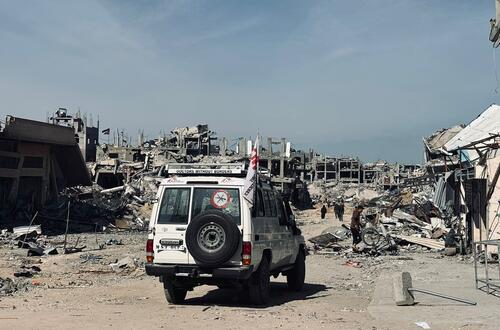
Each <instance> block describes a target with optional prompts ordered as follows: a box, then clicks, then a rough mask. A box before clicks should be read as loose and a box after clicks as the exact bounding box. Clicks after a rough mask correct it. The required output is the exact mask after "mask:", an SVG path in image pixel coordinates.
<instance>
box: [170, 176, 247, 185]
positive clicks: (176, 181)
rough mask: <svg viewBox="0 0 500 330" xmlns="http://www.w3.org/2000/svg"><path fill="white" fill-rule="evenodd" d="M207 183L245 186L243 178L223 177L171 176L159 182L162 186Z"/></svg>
mask: <svg viewBox="0 0 500 330" xmlns="http://www.w3.org/2000/svg"><path fill="white" fill-rule="evenodd" d="M209 183H214V184H215V183H217V184H219V185H225V186H243V185H245V179H244V178H232V177H224V176H222V177H221V176H171V177H169V178H167V179H163V180H162V181H161V185H162V186H174V185H184V184H185V185H190V186H196V185H203V184H209Z"/></svg>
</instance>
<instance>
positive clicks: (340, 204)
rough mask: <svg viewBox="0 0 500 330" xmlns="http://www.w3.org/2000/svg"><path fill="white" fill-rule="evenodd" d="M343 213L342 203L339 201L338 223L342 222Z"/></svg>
mask: <svg viewBox="0 0 500 330" xmlns="http://www.w3.org/2000/svg"><path fill="white" fill-rule="evenodd" d="M344 211H345V205H344V201H343V200H340V202H339V221H340V222H344Z"/></svg>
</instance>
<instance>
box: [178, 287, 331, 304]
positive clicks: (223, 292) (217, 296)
mask: <svg viewBox="0 0 500 330" xmlns="http://www.w3.org/2000/svg"><path fill="white" fill-rule="evenodd" d="M328 289H329V288H328V287H326V286H325V285H322V284H307V283H306V284H304V289H303V290H302V291H300V292H293V291H290V290H289V289H288V286H287V284H286V283H271V299H270V301H269V303H268V304H267V305H265V306H255V305H252V304H251V303H250V302H249V300H248V296H247V294H246V293H245V291H244V290H238V289H219V288H216V287H214V289H213V290H211V291H209V292H208V293H207V294H205V295H204V296H201V297H195V298H189V292H188V295H187V299H186V301H185V303H184V304H185V305H192V306H226V307H252V308H267V307H272V306H279V305H283V304H286V303H287V302H290V301H296V300H310V299H316V298H321V297H326V296H329V295H330V294H329V293H327V292H326V291H327V290H328ZM320 293H322V294H320Z"/></svg>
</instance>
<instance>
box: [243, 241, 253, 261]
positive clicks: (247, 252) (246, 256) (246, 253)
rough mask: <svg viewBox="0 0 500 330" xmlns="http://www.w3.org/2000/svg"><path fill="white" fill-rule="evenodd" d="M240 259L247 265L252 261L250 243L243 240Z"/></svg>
mask: <svg viewBox="0 0 500 330" xmlns="http://www.w3.org/2000/svg"><path fill="white" fill-rule="evenodd" d="M241 261H242V262H243V265H245V266H248V265H250V264H251V263H252V243H251V242H243V249H242V252H241Z"/></svg>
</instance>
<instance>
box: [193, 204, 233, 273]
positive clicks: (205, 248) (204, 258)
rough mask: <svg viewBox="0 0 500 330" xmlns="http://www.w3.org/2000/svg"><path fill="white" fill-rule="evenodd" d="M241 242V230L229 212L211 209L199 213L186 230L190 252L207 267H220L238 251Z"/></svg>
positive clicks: (201, 264)
mask: <svg viewBox="0 0 500 330" xmlns="http://www.w3.org/2000/svg"><path fill="white" fill-rule="evenodd" d="M239 243H240V231H239V229H238V226H237V225H236V224H235V223H234V221H233V219H232V218H231V217H230V216H228V215H227V214H225V213H223V212H221V211H217V210H209V211H205V212H203V213H200V214H199V215H197V216H196V217H195V218H194V219H192V220H191V222H190V223H189V225H188V227H187V230H186V245H187V248H188V250H189V253H190V254H191V255H192V256H193V258H194V259H195V260H196V261H197V262H198V263H199V264H200V266H206V267H218V266H221V265H222V264H224V263H225V262H227V261H228V260H229V259H231V257H232V256H233V255H234V254H235V253H236V250H237V249H238V246H239Z"/></svg>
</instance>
